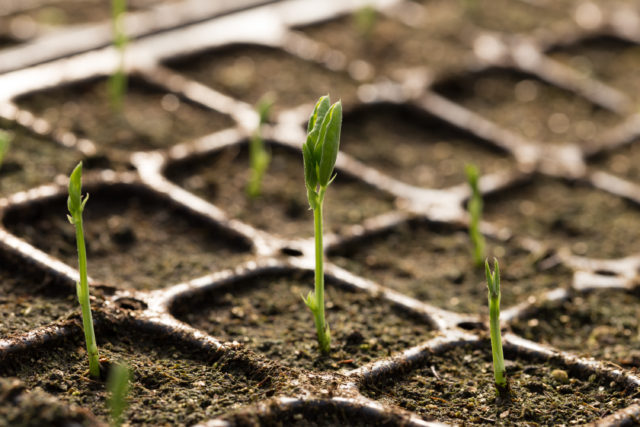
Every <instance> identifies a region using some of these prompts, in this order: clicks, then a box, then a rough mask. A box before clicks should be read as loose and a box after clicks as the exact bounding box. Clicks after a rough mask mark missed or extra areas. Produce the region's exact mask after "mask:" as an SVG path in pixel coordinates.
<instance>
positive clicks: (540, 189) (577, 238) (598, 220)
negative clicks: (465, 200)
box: [485, 177, 640, 258]
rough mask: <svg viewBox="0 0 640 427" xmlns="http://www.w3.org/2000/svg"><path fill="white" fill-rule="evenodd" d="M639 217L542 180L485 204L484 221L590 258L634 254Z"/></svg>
mask: <svg viewBox="0 0 640 427" xmlns="http://www.w3.org/2000/svg"><path fill="white" fill-rule="evenodd" d="M549 206H553V209H549ZM612 212H615V215H612ZM639 213H640V210H639V208H637V207H636V206H634V205H633V204H631V203H630V202H627V201H625V200H623V199H621V198H619V197H616V196H613V195H611V194H608V193H605V192H604V191H600V190H597V189H594V188H593V187H590V186H587V185H583V184H580V183H574V184H572V183H570V182H565V181H562V180H554V179H551V178H543V177H536V178H535V180H534V182H532V183H530V184H527V185H523V186H518V187H515V188H513V189H511V190H507V191H505V192H502V193H498V194H496V195H493V196H490V197H488V198H487V200H486V201H485V219H486V220H487V221H490V222H493V223H495V224H497V225H498V226H502V227H508V228H509V229H510V230H511V231H513V232H514V233H517V234H520V235H526V236H529V237H532V238H534V239H537V240H540V241H542V242H544V243H547V244H549V245H553V247H555V248H561V247H569V248H570V249H571V251H572V252H573V253H574V254H576V255H584V256H588V257H593V258H619V257H624V256H629V255H631V254H633V253H637V252H638V250H637V242H638V241H639V239H640V229H639V228H638V225H639V221H640V216H639V215H638V214H639Z"/></svg>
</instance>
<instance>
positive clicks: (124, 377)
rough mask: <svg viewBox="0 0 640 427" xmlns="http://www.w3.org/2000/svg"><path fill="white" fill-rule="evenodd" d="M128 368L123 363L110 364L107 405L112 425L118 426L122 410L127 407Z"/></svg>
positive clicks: (122, 413) (113, 426)
mask: <svg viewBox="0 0 640 427" xmlns="http://www.w3.org/2000/svg"><path fill="white" fill-rule="evenodd" d="M129 376H130V374H129V368H128V367H127V365H124V364H117V365H112V366H111V368H110V370H109V378H108V379H107V390H108V392H109V397H108V398H107V407H108V408H109V415H110V418H111V426H112V427H120V426H121V425H122V418H123V415H124V411H125V410H126V409H127V394H128V393H129Z"/></svg>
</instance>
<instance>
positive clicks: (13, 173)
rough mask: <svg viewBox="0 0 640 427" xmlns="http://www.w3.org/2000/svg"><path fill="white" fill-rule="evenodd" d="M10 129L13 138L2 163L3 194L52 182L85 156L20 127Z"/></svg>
mask: <svg viewBox="0 0 640 427" xmlns="http://www.w3.org/2000/svg"><path fill="white" fill-rule="evenodd" d="M0 130H3V128H2V127H1V126H0ZM5 130H6V129H5ZM10 132H11V134H12V135H13V139H12V141H11V143H10V145H9V151H7V154H6V156H5V158H4V160H3V162H2V165H1V166H0V196H8V195H10V194H13V193H17V192H18V191H23V190H28V189H30V188H33V187H37V186H39V185H43V184H48V183H51V182H53V181H54V180H55V178H56V177H57V176H58V175H64V174H68V173H70V172H71V171H72V170H73V168H74V166H75V165H76V164H77V163H78V162H79V161H80V160H81V159H82V154H80V153H79V152H77V151H74V150H72V149H69V148H65V147H62V146H61V145H58V144H56V143H55V142H52V141H48V140H45V139H40V138H35V137H33V136H31V135H29V134H28V133H27V132H26V131H24V130H22V129H20V128H15V127H14V128H13V129H11V130H10Z"/></svg>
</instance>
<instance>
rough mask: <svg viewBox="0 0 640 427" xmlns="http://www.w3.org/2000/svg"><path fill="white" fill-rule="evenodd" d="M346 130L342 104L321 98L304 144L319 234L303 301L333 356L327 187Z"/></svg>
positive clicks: (309, 191)
mask: <svg viewBox="0 0 640 427" xmlns="http://www.w3.org/2000/svg"><path fill="white" fill-rule="evenodd" d="M341 127H342V104H341V103H340V101H338V102H336V103H335V104H333V105H331V100H330V99H329V96H328V95H327V96H323V97H321V98H320V99H319V100H318V102H317V103H316V106H315V108H314V109H313V113H311V117H309V124H308V126H307V140H306V141H305V143H304V144H302V156H303V158H304V181H305V186H306V188H307V199H308V200H309V205H310V206H311V209H312V210H313V223H314V231H315V252H316V271H315V293H314V292H309V294H308V295H307V298H304V297H303V298H302V299H303V300H304V302H305V304H306V305H307V307H309V309H310V310H311V312H312V313H313V317H314V320H315V324H316V333H317V335H318V345H319V347H320V351H321V352H322V353H325V354H326V353H329V350H330V348H331V331H330V329H329V325H328V324H327V322H326V320H325V316H324V266H323V262H324V246H323V244H322V204H323V202H324V195H325V192H326V191H327V187H328V186H329V184H331V182H333V180H334V179H335V175H333V168H334V166H335V164H336V159H337V158H338V150H339V148H340V130H341Z"/></svg>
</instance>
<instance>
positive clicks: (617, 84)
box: [549, 37, 640, 101]
mask: <svg viewBox="0 0 640 427" xmlns="http://www.w3.org/2000/svg"><path fill="white" fill-rule="evenodd" d="M549 55H550V56H551V57H552V58H553V59H556V60H558V61H560V62H562V63H564V64H566V65H569V66H570V67H572V68H574V69H576V70H578V71H579V72H580V73H582V74H583V75H584V76H586V77H592V78H596V79H598V80H600V81H602V82H604V83H606V84H608V85H611V86H612V87H614V88H616V89H618V90H620V91H622V92H624V94H625V95H627V96H630V97H632V98H633V99H635V100H636V101H637V100H638V99H640V95H638V94H640V82H639V81H638V79H637V73H635V72H634V70H637V69H638V66H640V46H638V45H637V44H634V43H631V42H627V41H623V40H621V39H617V38H613V37H599V38H591V39H586V40H583V41H581V42H579V43H577V44H575V45H571V46H568V47H564V48H558V49H556V50H553V51H551V52H550V53H549Z"/></svg>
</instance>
